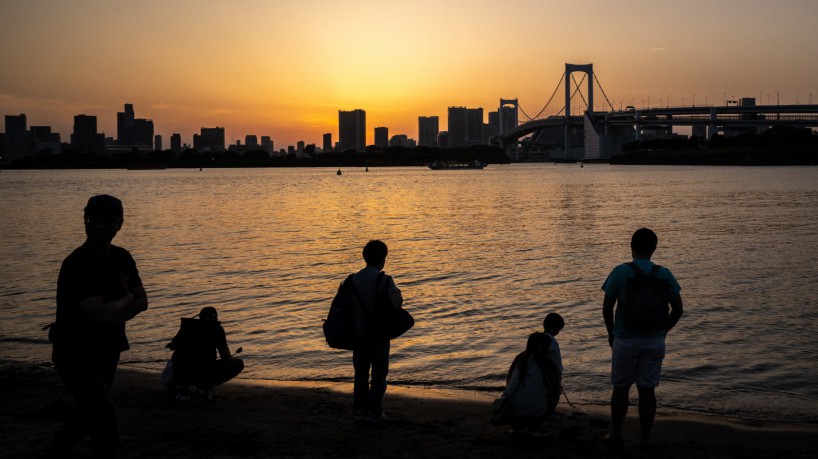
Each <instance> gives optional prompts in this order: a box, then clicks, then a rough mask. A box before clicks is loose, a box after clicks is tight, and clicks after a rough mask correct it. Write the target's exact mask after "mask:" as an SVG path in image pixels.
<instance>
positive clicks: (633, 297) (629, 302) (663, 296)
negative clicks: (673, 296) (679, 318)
mask: <svg viewBox="0 0 818 459" xmlns="http://www.w3.org/2000/svg"><path fill="white" fill-rule="evenodd" d="M627 265H628V266H630V267H631V269H632V270H633V272H634V274H635V276H633V277H630V278H628V279H627V280H626V281H625V299H624V301H623V303H622V308H623V310H622V312H623V314H622V318H623V320H624V322H625V327H627V328H629V329H631V330H637V331H660V330H662V331H664V330H665V329H666V328H667V317H668V303H669V302H670V283H669V282H668V281H667V280H665V279H660V278H658V277H656V273H657V272H659V269H660V268H661V266H659V265H653V268H652V269H651V270H650V272H649V273H646V272H644V271H642V270H641V269H640V268H639V267H638V266H637V265H636V263H632V262H631V263H627Z"/></svg>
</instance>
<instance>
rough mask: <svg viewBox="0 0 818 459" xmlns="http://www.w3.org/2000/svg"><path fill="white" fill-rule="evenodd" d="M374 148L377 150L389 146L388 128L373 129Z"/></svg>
mask: <svg viewBox="0 0 818 459" xmlns="http://www.w3.org/2000/svg"><path fill="white" fill-rule="evenodd" d="M375 146H376V147H379V148H386V147H388V146H389V128H387V127H376V128H375Z"/></svg>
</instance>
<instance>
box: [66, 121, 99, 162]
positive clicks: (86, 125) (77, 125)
mask: <svg viewBox="0 0 818 459" xmlns="http://www.w3.org/2000/svg"><path fill="white" fill-rule="evenodd" d="M71 149H72V150H74V152H75V153H82V154H92V155H101V154H102V153H103V152H105V134H98V133H97V117H96V116H89V115H76V116H74V133H73V134H71Z"/></svg>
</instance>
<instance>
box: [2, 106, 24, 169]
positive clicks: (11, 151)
mask: <svg viewBox="0 0 818 459" xmlns="http://www.w3.org/2000/svg"><path fill="white" fill-rule="evenodd" d="M27 126H28V122H27V121H26V115H25V114H23V113H21V114H19V115H6V134H5V135H4V136H3V149H4V153H5V155H4V156H5V157H6V158H5V159H6V161H7V162H10V161H12V160H14V159H17V158H22V157H23V156H25V155H26V153H28V142H27V141H26V129H27Z"/></svg>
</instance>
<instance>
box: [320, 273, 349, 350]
mask: <svg viewBox="0 0 818 459" xmlns="http://www.w3.org/2000/svg"><path fill="white" fill-rule="evenodd" d="M353 275H354V274H350V275H349V276H347V278H346V279H345V280H344V281H343V282H341V285H339V286H338V291H337V292H336V293H335V298H333V299H332V304H331V305H330V307H329V313H327V318H326V319H324V325H323V328H324V338H325V339H326V340H327V345H328V346H329V347H331V348H333V349H345V350H349V351H351V350H352V349H354V348H355V306H354V305H353V304H352V276H353Z"/></svg>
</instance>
